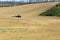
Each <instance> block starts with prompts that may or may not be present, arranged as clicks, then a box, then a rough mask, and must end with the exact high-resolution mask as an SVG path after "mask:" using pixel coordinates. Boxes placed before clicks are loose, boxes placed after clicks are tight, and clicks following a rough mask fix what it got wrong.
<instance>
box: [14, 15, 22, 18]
mask: <svg viewBox="0 0 60 40" xmlns="http://www.w3.org/2000/svg"><path fill="white" fill-rule="evenodd" d="M13 17H16V18H21V15H16V16H13Z"/></svg>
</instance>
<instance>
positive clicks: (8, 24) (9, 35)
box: [0, 2, 60, 40]
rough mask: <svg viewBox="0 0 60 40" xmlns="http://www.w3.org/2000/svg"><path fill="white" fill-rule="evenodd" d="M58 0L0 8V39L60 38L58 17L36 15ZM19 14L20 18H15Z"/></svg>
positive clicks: (35, 39)
mask: <svg viewBox="0 0 60 40" xmlns="http://www.w3.org/2000/svg"><path fill="white" fill-rule="evenodd" d="M56 4H58V2H49V3H37V4H29V5H21V6H15V7H3V8H0V40H60V17H46V16H38V15H39V14H40V13H42V12H45V11H46V10H48V9H50V8H51V7H53V6H55V5H56ZM17 14H20V15H21V16H22V17H21V18H15V17H12V16H15V15H17Z"/></svg>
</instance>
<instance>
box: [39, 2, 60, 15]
mask: <svg viewBox="0 0 60 40" xmlns="http://www.w3.org/2000/svg"><path fill="white" fill-rule="evenodd" d="M40 16H60V3H59V4H57V5H56V6H54V7H52V8H51V9H49V10H47V11H46V12H43V13H41V14H40Z"/></svg>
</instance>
